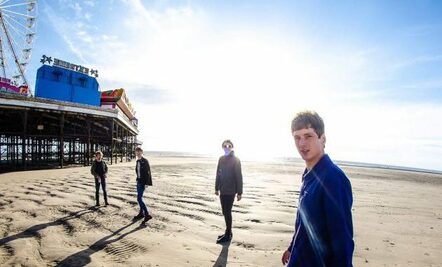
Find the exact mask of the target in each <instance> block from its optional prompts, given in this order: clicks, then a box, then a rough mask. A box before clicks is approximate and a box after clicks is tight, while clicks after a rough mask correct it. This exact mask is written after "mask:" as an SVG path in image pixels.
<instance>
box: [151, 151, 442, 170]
mask: <svg viewBox="0 0 442 267" xmlns="http://www.w3.org/2000/svg"><path fill="white" fill-rule="evenodd" d="M144 153H145V154H146V155H149V154H156V153H158V154H159V153H164V154H171V155H170V156H182V157H207V158H213V159H218V158H219V157H220V156H222V153H221V152H220V153H219V155H215V154H210V153H197V152H186V151H159V150H151V151H150V150H147V151H146V150H145V151H144ZM173 154H176V155H173ZM326 154H328V153H326ZM160 156H161V155H160ZM238 157H240V159H241V160H242V161H252V162H260V161H262V162H266V161H275V160H296V161H299V162H300V163H304V161H303V160H302V158H300V157H296V156H280V157H268V158H248V157H247V156H246V157H241V155H240V154H239V155H238ZM334 161H335V162H336V163H337V164H338V165H341V166H354V167H366V168H379V169H389V170H402V171H416V172H425V173H432V174H442V169H440V170H438V169H426V168H419V167H411V166H399V165H388V164H382V163H372V162H358V161H349V160H341V159H334Z"/></svg>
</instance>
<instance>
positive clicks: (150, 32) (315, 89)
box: [28, 0, 442, 170]
mask: <svg viewBox="0 0 442 267" xmlns="http://www.w3.org/2000/svg"><path fill="white" fill-rule="evenodd" d="M37 32H38V39H37V41H36V44H35V47H34V52H33V58H32V64H31V66H30V68H29V69H28V75H29V76H34V75H35V71H36V69H37V68H38V67H39V65H40V63H39V62H38V61H39V59H40V56H41V55H42V54H47V55H52V56H55V57H59V58H61V59H65V60H67V61H70V62H73V63H78V64H83V65H85V66H91V67H94V68H98V69H99V71H100V78H99V82H100V85H101V88H102V89H111V88H119V87H124V88H126V89H127V91H128V95H129V97H130V99H132V101H133V103H134V105H135V107H136V110H137V116H138V117H139V119H140V129H141V134H140V138H141V139H142V140H143V141H144V142H145V147H146V149H148V150H178V151H190V152H200V153H210V154H217V153H219V152H220V149H219V147H220V143H221V141H222V140H223V139H224V138H231V139H233V140H234V141H236V147H237V153H238V154H239V155H240V156H242V157H243V158H264V157H272V156H297V153H296V151H295V147H294V144H293V140H292V138H291V135H290V130H289V127H290V120H291V118H292V116H293V115H294V113H295V112H297V111H300V110H303V109H314V110H317V111H318V112H319V113H320V114H321V115H322V116H323V117H324V120H325V123H326V134H327V140H328V143H327V148H326V150H327V152H328V153H329V154H330V155H331V156H332V157H333V158H335V159H339V160H349V161H360V162H370V163H381V164H392V165H402V166H411V167H420V168H431V169H439V170H442V167H441V166H442V165H441V164H440V160H439V159H440V158H442V123H441V121H442V120H441V119H440V118H441V117H442V105H441V104H442V45H441V44H442V2H440V1H400V2H398V1H339V2H338V1H334V2H333V4H330V2H329V1H139V0H113V1H97V0H95V1H94V0H84V1H81V0H79V1H74V0H41V1H39V18H38V27H37ZM31 80H32V79H31Z"/></svg>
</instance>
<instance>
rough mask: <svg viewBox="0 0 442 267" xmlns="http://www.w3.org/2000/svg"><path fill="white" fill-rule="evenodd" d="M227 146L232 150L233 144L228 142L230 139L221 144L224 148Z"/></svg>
mask: <svg viewBox="0 0 442 267" xmlns="http://www.w3.org/2000/svg"><path fill="white" fill-rule="evenodd" d="M227 144H229V145H230V147H231V148H233V143H232V141H230V139H227V140H224V141H223V143H222V145H221V146H222V147H223V148H224V146H225V145H227Z"/></svg>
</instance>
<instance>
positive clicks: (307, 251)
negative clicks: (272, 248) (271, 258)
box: [282, 111, 354, 267]
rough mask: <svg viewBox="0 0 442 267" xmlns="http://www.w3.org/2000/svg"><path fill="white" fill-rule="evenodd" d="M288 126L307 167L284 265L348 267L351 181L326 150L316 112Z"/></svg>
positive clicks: (350, 254) (290, 266) (303, 116)
mask: <svg viewBox="0 0 442 267" xmlns="http://www.w3.org/2000/svg"><path fill="white" fill-rule="evenodd" d="M291 128H292V129H291V130H292V135H293V137H294V139H295V144H296V148H297V150H298V152H299V154H300V155H301V157H302V159H303V160H304V161H305V164H306V169H305V171H304V174H303V176H302V185H301V190H300V194H299V203H298V211H297V214H296V222H295V233H294V236H293V239H292V242H291V244H290V246H289V248H288V249H287V250H286V251H285V252H284V254H283V256H282V263H283V264H287V266H289V267H351V266H353V264H352V255H353V250H354V242H353V223H352V214H351V206H352V202H353V197H352V190H351V184H350V181H349V180H348V178H347V177H346V176H345V174H344V172H343V171H342V170H341V169H340V168H339V167H338V166H336V165H335V164H334V163H333V161H332V160H331V159H330V157H329V156H328V155H327V154H325V152H324V148H325V133H324V122H323V120H322V118H321V117H320V116H319V115H318V114H317V113H316V112H312V111H305V112H300V113H298V114H297V115H296V117H295V118H294V119H293V121H292V127H291Z"/></svg>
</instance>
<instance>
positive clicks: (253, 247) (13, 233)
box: [0, 155, 442, 267]
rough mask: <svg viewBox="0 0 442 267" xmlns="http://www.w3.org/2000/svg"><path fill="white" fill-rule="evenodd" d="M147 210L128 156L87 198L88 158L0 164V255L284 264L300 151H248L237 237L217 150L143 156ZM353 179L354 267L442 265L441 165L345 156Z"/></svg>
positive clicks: (2, 258)
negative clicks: (279, 155)
mask: <svg viewBox="0 0 442 267" xmlns="http://www.w3.org/2000/svg"><path fill="white" fill-rule="evenodd" d="M148 158H149V160H150V163H151V168H152V174H153V183H154V186H153V187H149V188H148V190H147V193H146V194H145V200H146V203H147V205H148V207H149V209H150V212H151V214H152V215H153V219H152V220H151V221H149V222H148V223H147V224H146V226H145V227H141V226H140V222H135V223H134V222H132V217H133V216H134V215H136V214H137V212H138V206H137V202H136V192H135V177H134V163H121V164H117V165H112V166H110V168H109V177H108V194H109V202H110V205H109V206H108V207H104V206H101V207H98V208H94V207H93V205H94V204H95V201H94V194H95V192H94V191H95V189H94V181H93V178H92V176H91V175H90V173H89V167H79V168H68V169H62V170H60V169H59V170H40V171H29V172H16V173H7V174H1V175H0V266H85V265H87V266H217V267H218V266H282V264H281V262H280V258H281V255H282V253H283V251H284V250H285V249H286V248H287V245H288V243H289V242H290V240H291V237H292V233H293V229H294V219H295V214H296V205H297V200H298V193H299V191H298V190H299V185H300V182H301V180H300V175H301V172H302V170H303V164H302V163H301V162H288V161H278V162H277V161H275V162H243V175H244V195H243V200H241V201H240V202H236V203H235V207H234V213H233V216H234V237H233V240H232V242H231V243H230V244H229V245H224V246H222V245H217V244H215V240H216V237H217V235H219V234H221V233H222V232H223V227H224V221H223V217H222V215H221V213H220V204H219V201H218V199H217V197H216V196H215V195H214V178H215V177H214V175H215V168H216V163H217V160H216V159H214V158H197V157H193V158H191V157H171V156H169V157H165V156H163V157H159V156H149V155H148ZM342 168H343V169H344V171H345V172H346V173H347V175H348V177H349V178H350V180H351V183H352V186H353V195H354V204H353V223H354V231H355V243H356V247H355V252H354V260H353V262H354V266H373V267H375V266H376V267H378V266H442V194H441V192H442V175H441V174H431V173H418V172H411V171H397V170H385V169H375V168H361V167H354V166H351V167H345V166H344V167H342Z"/></svg>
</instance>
